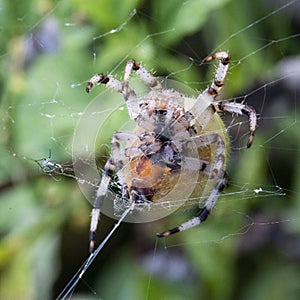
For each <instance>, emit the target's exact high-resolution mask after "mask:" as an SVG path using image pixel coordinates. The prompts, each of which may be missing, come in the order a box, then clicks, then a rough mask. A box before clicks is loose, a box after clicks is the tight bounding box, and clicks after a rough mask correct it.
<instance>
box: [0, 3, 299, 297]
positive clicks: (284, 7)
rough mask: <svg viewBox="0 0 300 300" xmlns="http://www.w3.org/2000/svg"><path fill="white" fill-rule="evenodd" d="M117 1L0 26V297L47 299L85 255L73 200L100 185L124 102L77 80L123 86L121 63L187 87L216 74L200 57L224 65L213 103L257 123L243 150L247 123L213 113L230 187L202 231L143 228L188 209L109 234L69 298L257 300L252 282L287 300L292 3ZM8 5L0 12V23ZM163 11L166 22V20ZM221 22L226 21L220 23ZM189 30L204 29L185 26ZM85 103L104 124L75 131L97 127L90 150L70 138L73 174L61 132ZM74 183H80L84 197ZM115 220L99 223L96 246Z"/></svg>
mask: <svg viewBox="0 0 300 300" xmlns="http://www.w3.org/2000/svg"><path fill="white" fill-rule="evenodd" d="M129 2H130V1H125V2H124V3H125V4H124V7H123V6H122V7H120V11H122V13H120V14H116V16H115V18H116V19H115V20H113V19H110V18H108V17H106V16H105V15H101V16H100V17H101V18H99V15H97V13H96V11H97V9H96V7H94V5H93V6H85V5H84V4H82V6H80V9H77V8H76V7H73V6H72V5H71V4H69V5H67V4H65V3H59V2H58V3H56V2H54V3H48V6H47V5H46V4H45V6H43V5H40V6H38V8H37V9H36V10H34V9H32V11H30V10H27V11H26V10H22V9H21V8H20V10H19V11H18V10H17V11H16V12H15V17H14V21H15V22H14V24H13V25H10V24H9V22H8V21H7V22H5V21H2V24H1V29H2V31H3V40H4V41H5V42H6V41H9V42H10V43H9V44H7V46H3V47H2V48H1V51H2V56H1V58H2V65H3V70H4V71H3V72H2V77H1V79H2V88H3V91H2V102H1V122H2V123H1V125H2V126H1V148H0V149H1V157H2V159H1V196H2V197H1V198H2V199H1V200H2V201H1V203H0V206H1V208H0V211H1V216H0V220H1V221H0V228H1V231H0V232H1V237H3V239H2V241H1V246H0V255H2V256H1V257H3V264H1V269H0V270H1V273H0V274H1V275H0V276H1V277H0V291H1V292H0V298H3V299H8V298H10V299H14V298H20V295H22V296H23V298H28V299H35V298H39V299H41V298H42V299H49V298H51V299H52V298H55V297H57V296H58V295H59V293H60V292H61V291H62V290H63V288H64V287H65V285H66V284H67V283H68V282H69V280H70V278H71V277H72V276H73V274H74V273H75V272H76V271H77V270H78V269H79V267H80V265H81V264H82V263H83V262H84V261H85V258H86V257H87V246H88V245H87V244H88V243H87V240H88V227H89V221H90V217H89V216H90V209H91V206H90V204H89V203H88V201H85V197H86V198H87V199H90V198H91V197H92V196H93V190H94V189H95V188H96V187H97V186H98V184H99V180H100V175H101V169H102V168H103V165H104V163H105V161H106V159H107V157H108V156H109V153H110V141H111V137H112V133H113V132H114V131H115V130H126V129H127V128H128V127H130V124H128V123H127V121H124V120H127V119H126V118H127V112H126V108H125V106H124V103H123V99H122V97H119V96H118V95H116V94H114V93H111V92H106V91H104V89H103V88H102V87H99V88H95V89H94V90H93V92H92V93H91V95H88V96H87V95H86V94H85V91H84V89H85V86H86V83H87V81H88V80H89V78H90V77H91V76H92V75H93V74H95V73H98V72H103V73H107V74H108V73H109V74H112V75H113V76H115V77H116V78H117V79H120V80H121V79H122V76H123V71H124V67H125V64H126V62H127V60H128V59H129V58H132V57H134V58H135V59H136V60H137V61H140V62H142V63H143V65H144V66H145V67H146V68H147V69H148V70H155V71H156V74H157V75H158V76H164V77H167V78H168V79H172V80H176V81H178V82H181V83H183V84H185V85H186V86H188V87H190V88H193V89H194V90H196V91H201V90H203V89H204V88H205V87H206V86H207V85H209V84H210V82H211V80H212V77H213V71H214V65H215V63H212V64H203V63H202V60H203V58H204V57H206V56H207V55H209V54H211V53H214V52H216V51H219V50H224V51H227V50H228V51H229V52H230V54H231V57H232V60H231V64H230V69H229V72H228V75H227V78H226V82H225V86H224V89H223V90H222V92H221V96H220V97H219V99H226V100H232V101H237V102H242V103H243V102H245V103H247V104H249V105H251V106H253V107H254V108H255V109H256V111H257V113H258V116H259V122H258V128H257V132H256V136H255V138H254V143H253V146H252V147H251V148H250V149H246V147H245V145H246V141H247V135H248V126H249V125H248V121H247V119H246V118H242V117H236V116H230V115H224V116H222V118H223V120H224V122H225V124H226V129H227V131H228V133H229V135H230V137H231V155H230V156H231V157H230V164H229V166H228V170H227V171H228V176H229V185H228V187H227V188H226V190H225V191H224V193H222V195H221V196H220V198H219V201H218V203H217V205H216V207H215V208H214V210H213V212H212V214H211V216H210V217H209V219H208V221H207V222H205V224H203V225H201V226H200V227H201V228H200V227H199V228H195V229H192V230H189V231H186V232H184V233H181V234H179V235H177V236H176V235H174V236H172V237H169V238H167V239H163V240H157V239H156V238H155V233H156V232H159V231H162V230H164V229H168V228H171V227H173V226H176V225H178V224H180V223H181V222H182V221H184V220H187V219H188V218H189V217H190V216H192V215H193V214H194V213H196V212H193V211H192V212H190V213H189V212H187V213H180V214H179V213H178V214H173V215H172V216H170V217H168V218H166V219H163V220H160V221H157V222H153V223H145V224H126V223H122V224H121V225H120V227H119V228H118V230H117V231H116V232H115V233H114V235H113V236H112V239H111V240H110V241H109V242H108V244H106V246H105V247H104V248H103V249H102V250H101V252H100V255H98V257H97V259H96V260H94V261H93V263H92V264H90V265H89V269H88V270H87V271H86V273H84V274H82V276H81V278H80V280H79V282H78V284H77V283H76V285H74V290H73V288H72V291H71V294H70V295H69V296H68V297H70V298H72V299H80V297H81V298H84V299H88V298H91V299H98V298H102V297H103V298H105V299H111V298H113V299H116V298H122V299H124V298H125V299H127V298H128V299H133V298H137V299H139V298H141V297H143V298H147V299H152V298H156V299H157V298H161V295H164V296H165V297H166V298H168V297H169V298H172V299H174V295H177V298H178V299H183V298H191V299H193V298H195V297H196V296H195V295H198V297H200V296H199V294H200V295H201V296H202V297H206V298H211V299H216V298H220V297H221V295H222V297H223V298H222V299H224V298H225V297H227V298H233V295H235V297H238V298H241V297H242V296H245V297H246V298H247V297H248V298H257V297H259V296H261V295H264V293H265V292H266V291H265V288H264V285H266V286H269V289H270V287H272V288H274V291H275V292H276V293H277V294H276V295H281V293H285V294H287V295H290V297H289V298H290V299H297V296H299V289H297V280H296V282H295V280H293V278H299V275H300V270H299V268H298V267H297V266H294V267H293V266H292V265H293V264H295V262H298V261H299V257H300V253H299V250H298V249H299V246H298V245H299V237H298V235H297V234H298V233H299V200H298V199H299V188H298V186H299V185H298V184H297V183H298V182H299V171H298V170H299V143H300V141H299V134H298V130H297V129H299V114H298V98H299V87H298V85H299V84H298V83H299V79H300V78H299V77H300V76H299V69H300V68H299V50H298V47H297V42H298V43H299V37H300V30H299V28H300V21H299V20H300V16H299V13H298V11H299V5H300V2H299V1H296V0H294V1H276V2H272V3H271V2H269V1H265V2H264V3H263V4H262V5H261V4H259V3H256V2H253V3H252V4H248V5H249V6H248V9H249V10H248V11H245V8H246V7H247V4H245V3H243V1H241V2H242V4H240V7H239V6H238V5H234V4H232V3H230V1H219V3H218V4H216V7H209V6H208V5H207V7H209V8H206V4H202V5H203V9H201V13H200V12H198V11H199V10H197V9H196V8H198V6H197V1H186V2H180V3H179V4H178V5H177V4H176V5H175V4H174V7H170V8H168V7H165V8H164V7H160V9H161V11H159V12H157V11H155V9H159V6H158V4H156V2H155V1H153V3H152V2H151V5H152V6H153V7H150V5H149V7H148V5H146V4H144V5H142V4H141V3H129ZM29 3H31V1H29ZM103 5H104V4H103ZM8 9H12V7H10V8H9V7H8V5H6V4H4V3H2V4H1V11H0V13H1V14H3V20H4V19H5V20H8V18H4V16H6V15H8V14H6V12H7V11H8ZM106 9H107V12H109V11H110V10H109V8H106ZM168 9H169V10H171V9H172V10H173V9H174V11H176V12H177V13H178V15H177V18H175V14H174V15H173V16H172V18H170V19H167V18H166V16H167V14H166V11H168ZM236 9H238V10H237V11H235V10H236ZM93 10H94V11H95V13H93ZM103 10H104V7H103ZM113 11H114V10H113V9H112V8H111V11H110V12H113ZM194 11H197V12H198V13H197V14H196V15H195V18H193V17H192V16H193V14H191V13H192V12H194ZM107 12H106V14H107ZM230 13H231V14H232V16H234V19H235V20H234V22H235V23H236V25H235V24H231V23H229V19H226V14H227V15H228V14H230ZM202 14H203V15H202ZM247 14H248V15H249V16H248V15H247ZM110 15H113V13H111V14H110ZM186 16H190V17H189V18H186ZM174 18H175V20H176V21H177V23H174V22H173V21H172V20H173V19H174ZM187 19H190V22H191V24H186V23H185V21H187ZM194 19H199V20H203V21H201V22H200V21H199V23H197V24H193V22H195V21H193V20H194ZM216 20H218V21H216ZM283 20H284V21H286V22H283ZM181 22H182V23H181ZM224 22H225V23H224ZM232 22H233V20H232ZM281 22H283V23H281ZM195 23H196V22H195ZM278 23H280V24H282V26H278V25H277V24H278ZM16 24H17V25H16ZM146 24H148V26H149V28H150V29H149V28H147V26H146ZM150 24H151V25H150ZM222 24H226V26H225V25H223V26H222ZM14 26H16V28H15V27H14ZM193 26H194V27H193ZM197 26H198V27H199V29H197V30H193V28H197ZM12 28H13V29H15V31H16V32H18V34H13V33H11V29H12ZM265 28H267V29H265ZM184 30H186V31H184ZM4 37H6V40H5V39H4ZM125 41H126V42H125ZM103 93H104V94H103ZM103 95H105V97H104V96H103ZM96 96H98V97H100V100H101V103H100V104H99V106H98V107H97V108H96V109H94V110H92V111H91V112H92V114H91V115H92V116H93V117H94V118H95V120H103V124H104V125H103V127H101V130H100V129H99V128H96V127H95V128H87V129H86V132H89V133H90V132H91V131H92V130H93V131H95V135H96V137H97V138H96V143H95V141H91V144H88V143H86V144H84V143H83V144H84V145H87V146H88V147H86V148H84V149H80V151H81V152H79V153H76V157H77V156H79V157H83V158H84V162H85V166H82V168H81V169H80V170H79V173H78V172H74V168H73V167H74V160H72V159H73V158H74V148H73V138H74V132H75V130H76V128H77V126H78V123H79V122H80V120H82V118H83V117H84V116H85V112H86V109H87V107H88V105H89V104H90V103H91V102H93V100H94V98H95V97H96ZM104 98H105V99H104ZM106 100H109V101H106ZM118 101H119V102H118ZM108 116H109V117H110V118H108ZM92 147H94V149H95V151H94V149H93V148H92ZM87 169H88V170H89V171H88V172H87V171H86V170H87ZM87 173H88V174H89V176H87ZM45 175H46V176H45ZM77 182H78V183H77ZM78 184H79V186H86V187H87V195H86V194H84V196H85V197H84V196H83V195H82V193H81V191H80V189H79V188H78ZM113 184H115V185H116V183H115V182H113ZM115 188H116V186H113V185H112V186H111V193H112V195H113V196H114V195H115V194H114V192H115ZM89 201H90V200H89ZM123 209H124V208H121V210H123ZM114 223H115V220H111V219H109V218H106V217H105V216H103V217H102V218H101V220H100V224H99V226H100V228H101V230H100V232H99V237H98V240H99V241H100V240H103V239H104V238H105V237H107V236H108V234H109V232H110V230H111V228H112V227H113V224H114ZM75 247H76V249H77V250H76V251H74V250H73V249H75ZM270 249H272V251H270ZM74 252H75V253H74ZM270 252H272V253H270ZM254 254H255V255H254ZM253 256H255V257H256V258H253ZM247 261H248V263H247ZM251 263H252V265H253V269H252V268H251V267H252V266H251ZM249 265H250V266H249ZM259 265H261V267H259ZM282 266H285V269H284V270H285V271H286V273H285V276H286V277H285V278H284V279H285V280H286V278H289V279H290V280H288V281H289V283H288V284H287V286H286V287H285V288H284V289H282V291H278V290H277V289H276V286H277V285H276V283H277V282H280V281H282V279H283V278H282V277H280V276H279V275H277V276H275V275H273V274H274V273H278V272H277V271H278V268H281V267H282ZM263 268H265V270H266V271H262V270H263ZM129 270H130V272H129ZM81 272H82V270H81ZM84 272H85V271H84ZM244 273H247V274H248V276H247V278H246V277H245V276H244V275H241V274H244ZM279 273H280V272H279ZM18 274H19V275H18ZM20 274H21V275H20ZM282 276H283V275H282ZM76 278H78V275H77V277H76ZM256 278H257V279H256ZM225 279H226V280H225ZM258 281H259V282H258ZM220 282H222V283H220ZM223 282H224V283H223ZM217 283H219V284H217ZM12 286H13V288H12ZM116 286H118V287H120V289H119V290H116V288H114V287H116ZM196 286H197V288H196ZM209 286H211V290H210V289H209V288H208V287H209ZM228 286H229V287H231V288H228ZM233 286H239V288H238V287H236V288H233ZM272 288H271V289H272ZM198 289H199V290H198ZM11 290H13V292H12V291H11ZM158 291H160V292H158ZM275 292H274V293H275ZM268 295H269V294H268ZM293 297H294V298H293Z"/></svg>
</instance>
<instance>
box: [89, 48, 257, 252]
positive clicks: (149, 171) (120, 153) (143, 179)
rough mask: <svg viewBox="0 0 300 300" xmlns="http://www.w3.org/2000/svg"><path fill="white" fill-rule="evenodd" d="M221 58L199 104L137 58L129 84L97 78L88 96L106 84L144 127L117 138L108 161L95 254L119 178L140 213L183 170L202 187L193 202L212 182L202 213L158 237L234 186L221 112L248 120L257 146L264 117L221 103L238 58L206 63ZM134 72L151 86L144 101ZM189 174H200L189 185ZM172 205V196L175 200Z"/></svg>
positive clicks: (98, 199) (94, 218)
mask: <svg viewBox="0 0 300 300" xmlns="http://www.w3.org/2000/svg"><path fill="white" fill-rule="evenodd" d="M213 59H217V60H219V64H218V68H217V70H216V74H215V77H214V80H213V82H212V84H211V85H210V86H209V87H208V88H206V89H205V90H204V91H203V92H202V93H200V95H198V97H197V98H195V99H192V98H188V97H185V96H183V95H182V94H180V93H179V92H178V91H176V90H175V89H169V88H165V87H163V84H162V82H160V81H159V80H158V79H157V78H156V77H154V76H153V75H152V74H151V73H149V72H148V71H147V70H146V69H145V68H143V67H142V66H141V65H140V64H139V63H137V62H136V61H135V60H129V61H128V63H127V65H126V68H125V74H124V82H120V81H118V80H116V79H115V78H113V77H112V76H110V75H104V74H97V75H95V76H93V77H92V78H91V79H90V81H89V83H88V86H87V87H86V92H88V93H89V92H90V91H91V89H92V87H93V86H94V85H96V84H104V85H106V86H107V87H109V88H111V89H113V90H115V91H117V92H119V93H121V94H122V95H123V97H124V99H125V103H126V105H127V108H128V113H129V116H130V119H131V120H133V121H134V122H135V123H136V128H135V129H134V131H133V132H116V133H115V134H114V135H113V139H112V154H111V156H110V158H109V159H108V161H107V162H106V164H105V167H104V172H103V177H102V180H101V183H100V186H99V188H98V190H97V193H96V196H95V200H94V205H93V209H92V215H91V225H90V252H91V253H92V252H93V251H94V247H95V232H96V229H97V225H98V220H99V217H100V209H101V206H102V204H103V201H104V198H105V197H106V195H107V192H108V189H109V184H110V180H111V178H112V176H113V175H116V176H117V178H118V181H119V183H120V185H121V187H122V196H121V201H128V202H129V203H135V205H136V206H135V208H137V207H141V208H142V207H143V205H145V206H146V205H148V206H147V207H149V205H150V206H151V205H152V204H153V205H154V204H155V203H156V204H157V203H158V204H159V203H160V201H161V199H162V198H164V197H165V196H166V195H167V194H168V193H169V192H170V190H172V188H173V187H174V186H175V185H176V184H177V182H178V180H179V177H180V174H181V172H186V173H184V174H185V178H184V179H185V183H184V185H185V186H189V183H190V182H191V185H192V182H193V183H195V185H194V187H191V189H193V191H191V193H190V194H189V195H188V196H187V198H193V197H195V198H196V199H198V200H197V203H199V198H200V196H201V195H202V192H203V190H204V185H205V184H207V183H208V185H206V186H208V193H207V197H206V200H205V202H204V205H203V206H202V207H201V209H200V212H199V214H198V215H197V216H196V217H193V218H192V219H190V220H188V221H187V222H185V223H183V224H181V225H179V226H177V227H174V228H173V229H170V230H167V231H165V232H162V233H158V234H157V236H158V237H166V236H168V235H171V234H174V233H176V232H180V231H183V230H186V229H189V228H191V227H194V226H196V225H199V224H200V223H202V222H203V221H205V220H206V218H207V217H208V215H209V213H210V211H211V210H212V208H213V207H214V206H215V204H216V201H217V199H218V196H219V192H221V191H222V190H223V189H224V187H225V185H226V172H225V168H226V164H227V161H228V156H229V150H230V149H229V138H228V135H227V132H226V128H225V125H224V124H223V122H222V120H221V119H220V117H219V116H218V113H220V112H229V113H231V114H236V115H242V114H244V115H246V116H248V118H249V124H250V134H249V138H248V142H247V148H249V147H250V146H251V144H252V140H253V137H254V132H255V128H256V112H255V110H254V109H253V108H252V107H250V106H248V105H246V104H241V103H236V102H227V101H216V100H215V98H216V96H217V95H218V94H219V92H220V90H221V89H222V86H223V84H224V80H225V77H226V73H227V70H228V66H229V61H230V56H229V54H228V53H227V52H218V53H215V54H213V55H211V56H209V57H207V58H206V59H205V60H204V62H209V61H211V60H213ZM132 71H134V72H135V73H136V74H137V75H138V77H139V78H140V79H141V80H142V81H143V82H144V84H145V85H146V86H147V87H148V89H149V91H148V92H147V93H146V95H145V96H142V97H138V96H137V94H136V92H135V90H133V89H132V88H130V87H129V78H130V75H131V73H132ZM187 101H192V102H193V106H192V107H191V108H187V107H186V102H187ZM121 142H122V143H124V142H125V143H127V144H126V146H127V147H126V148H124V149H122V148H121V146H120V143H121ZM195 149H196V151H195ZM189 172H190V173H189ZM189 174H193V176H194V175H195V174H196V177H194V179H193V180H189V179H190V175H189ZM195 178H196V180H195ZM204 182H205V183H204ZM181 185H182V184H181ZM172 201H173V199H169V200H168V203H172ZM193 203H194V205H195V202H193ZM183 207H184V205H183Z"/></svg>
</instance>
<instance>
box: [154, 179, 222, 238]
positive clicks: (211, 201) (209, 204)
mask: <svg viewBox="0 0 300 300" xmlns="http://www.w3.org/2000/svg"><path fill="white" fill-rule="evenodd" d="M226 182H227V179H226V173H224V176H223V178H222V179H220V180H219V181H218V182H217V184H216V185H215V187H214V189H213V190H212V192H211V194H210V195H209V197H208V199H207V201H206V202H205V205H204V207H203V208H202V209H201V210H200V213H199V215H198V216H196V217H194V218H192V219H190V220H188V221H187V222H185V223H182V224H181V225H179V226H177V227H174V228H172V229H169V230H167V231H165V232H162V233H157V234H156V236H157V237H166V236H169V235H171V234H174V233H177V232H180V231H184V230H187V229H190V228H192V227H195V226H197V225H199V224H201V223H202V222H204V221H205V220H206V219H207V217H208V215H209V214H210V211H211V210H212V208H213V207H214V206H215V204H216V202H217V200H218V197H219V193H220V192H221V191H223V189H224V187H225V186H226Z"/></svg>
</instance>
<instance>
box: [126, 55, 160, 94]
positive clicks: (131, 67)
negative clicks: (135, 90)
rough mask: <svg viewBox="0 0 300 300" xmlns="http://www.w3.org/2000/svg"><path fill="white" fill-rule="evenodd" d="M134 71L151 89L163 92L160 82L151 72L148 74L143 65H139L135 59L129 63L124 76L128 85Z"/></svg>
mask: <svg viewBox="0 0 300 300" xmlns="http://www.w3.org/2000/svg"><path fill="white" fill-rule="evenodd" d="M132 71H134V72H135V73H136V74H137V75H138V76H139V77H140V78H141V79H142V80H143V81H144V83H145V84H146V85H147V86H148V87H149V88H151V89H156V90H161V89H162V86H161V84H160V82H159V80H158V79H157V78H156V77H154V76H153V75H152V74H151V73H150V72H148V71H147V70H146V69H145V68H144V67H143V66H141V64H139V63H137V62H136V61H135V60H134V59H131V60H129V61H128V63H127V65H126V68H125V74H124V82H125V83H126V82H127V84H128V81H129V77H130V74H131V72H132Z"/></svg>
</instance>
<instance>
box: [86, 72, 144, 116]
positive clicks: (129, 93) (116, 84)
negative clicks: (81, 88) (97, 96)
mask: <svg viewBox="0 0 300 300" xmlns="http://www.w3.org/2000/svg"><path fill="white" fill-rule="evenodd" d="M125 75H126V74H125ZM99 84H104V85H106V86H107V87H109V88H111V89H113V90H115V91H117V92H118V93H121V94H122V95H123V97H124V99H125V102H126V104H127V108H128V113H129V116H130V119H131V120H134V119H135V118H136V117H137V116H138V115H139V114H140V106H139V103H138V98H137V95H136V93H135V92H134V90H132V89H131V88H130V87H129V86H128V80H127V82H126V80H125V82H124V84H123V83H122V82H120V81H119V80H117V79H115V78H113V77H112V76H110V75H104V74H96V75H94V76H93V77H92V78H91V79H90V81H89V82H88V85H87V87H86V89H85V90H86V92H87V93H89V92H90V91H91V89H92V88H93V86H94V85H99Z"/></svg>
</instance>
